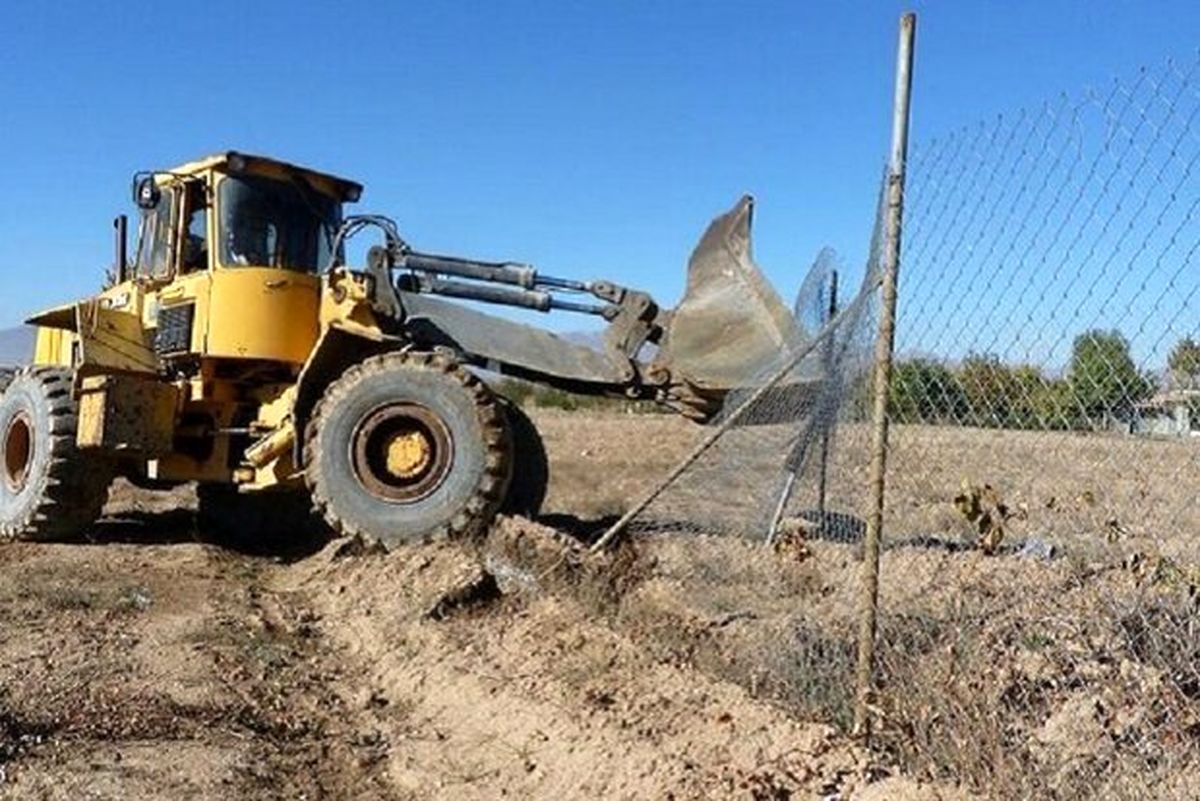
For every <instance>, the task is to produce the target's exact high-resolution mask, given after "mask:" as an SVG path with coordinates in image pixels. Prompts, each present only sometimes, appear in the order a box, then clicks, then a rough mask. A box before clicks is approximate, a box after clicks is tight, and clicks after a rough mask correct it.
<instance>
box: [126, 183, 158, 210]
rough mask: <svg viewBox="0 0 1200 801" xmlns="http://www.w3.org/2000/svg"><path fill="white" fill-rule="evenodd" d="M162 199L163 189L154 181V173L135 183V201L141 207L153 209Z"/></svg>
mask: <svg viewBox="0 0 1200 801" xmlns="http://www.w3.org/2000/svg"><path fill="white" fill-rule="evenodd" d="M160 200H162V190H161V189H159V188H158V184H156V183H155V182H154V176H153V175H146V176H145V177H143V178H141V179H140V180H138V182H137V183H136V184H134V188H133V202H134V203H136V204H137V207H138V208H139V209H153V208H155V207H156V206H158V201H160Z"/></svg>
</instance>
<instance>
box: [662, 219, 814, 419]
mask: <svg viewBox="0 0 1200 801" xmlns="http://www.w3.org/2000/svg"><path fill="white" fill-rule="evenodd" d="M753 212H754V199H753V198H752V197H750V196H749V195H746V196H745V197H743V198H742V199H741V200H739V201H738V203H737V204H736V205H735V206H734V207H733V208H732V209H730V210H729V211H728V212H726V213H725V214H722V215H721V216H720V217H717V218H716V219H715V220H713V221H712V223H710V224H709V226H708V230H706V231H705V232H704V236H703V237H701V239H700V243H699V244H698V245H697V246H696V249H695V250H694V251H692V256H691V259H689V261H688V274H687V288H686V290H685V291H684V295H683V300H681V301H680V303H679V305H678V306H677V307H676V308H675V310H674V312H673V314H672V316H671V322H670V325H669V327H668V330H667V332H666V337H665V338H664V342H663V346H662V351H661V353H660V361H661V362H663V363H665V365H666V366H667V367H668V369H669V370H670V371H671V374H672V375H673V376H674V377H675V378H676V379H679V380H682V381H684V382H686V383H688V384H690V385H692V386H693V387H694V388H696V389H697V390H700V391H701V392H703V393H704V394H705V395H708V396H717V397H720V396H723V395H724V394H726V393H728V392H729V391H731V390H734V389H737V388H738V387H743V386H746V384H747V383H749V382H750V381H751V380H753V379H754V378H755V377H756V376H761V375H762V374H763V372H764V370H768V369H770V367H771V365H772V364H776V363H779V362H780V361H781V360H782V359H783V358H784V357H785V355H786V353H787V351H788V349H789V348H790V347H793V346H794V345H795V344H796V341H797V339H798V337H799V331H798V330H797V326H796V321H795V318H794V317H793V316H792V313H791V311H789V310H788V307H787V306H786V305H785V304H784V302H783V300H782V299H781V298H780V297H779V294H778V293H777V292H776V291H775V289H774V288H773V287H772V286H771V284H770V283H769V282H768V281H767V279H766V278H765V277H764V276H763V274H762V272H761V271H760V270H759V268H758V266H757V265H756V264H755V263H754V260H753V258H752V257H751V253H750V221H751V217H752V216H753Z"/></svg>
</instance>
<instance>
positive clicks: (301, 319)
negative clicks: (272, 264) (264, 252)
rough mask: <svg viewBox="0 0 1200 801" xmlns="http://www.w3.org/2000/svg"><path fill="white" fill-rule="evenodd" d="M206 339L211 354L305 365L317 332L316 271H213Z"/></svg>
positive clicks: (204, 348) (204, 317) (203, 317)
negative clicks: (309, 272)
mask: <svg viewBox="0 0 1200 801" xmlns="http://www.w3.org/2000/svg"><path fill="white" fill-rule="evenodd" d="M205 277H206V278H209V279H210V280H211V288H210V292H211V297H210V298H209V299H208V304H207V306H208V309H209V310H210V311H209V313H208V314H201V313H200V312H201V310H200V309H199V308H197V310H196V311H197V315H196V319H197V320H207V323H208V330H207V331H206V332H205V342H204V343H203V346H202V347H200V348H198V350H199V352H201V353H203V354H204V355H205V356H209V357H215V358H238V359H269V360H272V361H280V362H288V363H290V364H295V365H301V364H304V363H305V362H306V361H307V360H308V357H309V355H310V354H311V353H312V351H313V346H314V345H316V342H317V337H318V335H319V333H320V331H319V323H318V313H317V312H318V307H319V305H320V295H321V282H320V279H319V278H318V277H317V276H315V275H308V274H304V273H297V272H291V271H286V270H279V269H271V268H266V267H227V268H222V269H217V270H214V271H213V272H212V273H211V274H210V275H206V276H205Z"/></svg>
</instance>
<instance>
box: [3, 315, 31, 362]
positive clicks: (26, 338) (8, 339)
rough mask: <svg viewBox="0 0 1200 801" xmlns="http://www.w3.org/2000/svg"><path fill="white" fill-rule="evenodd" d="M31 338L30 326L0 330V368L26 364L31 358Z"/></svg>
mask: <svg viewBox="0 0 1200 801" xmlns="http://www.w3.org/2000/svg"><path fill="white" fill-rule="evenodd" d="M33 338H34V331H33V328H32V327H31V326H27V325H22V326H19V327H17V328H4V329H0V366H3V365H6V364H8V365H12V364H27V363H28V362H29V361H30V360H31V359H32V358H33Z"/></svg>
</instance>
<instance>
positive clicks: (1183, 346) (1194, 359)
mask: <svg viewBox="0 0 1200 801" xmlns="http://www.w3.org/2000/svg"><path fill="white" fill-rule="evenodd" d="M1167 367H1169V368H1171V378H1173V379H1174V380H1175V382H1176V384H1177V385H1178V386H1180V387H1183V388H1186V389H1195V388H1196V387H1197V385H1198V384H1200V344H1197V342H1196V341H1195V340H1194V339H1192V338H1191V337H1185V338H1183V339H1181V340H1179V341H1178V342H1176V343H1175V347H1173V348H1171V352H1170V354H1168V355H1167Z"/></svg>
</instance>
